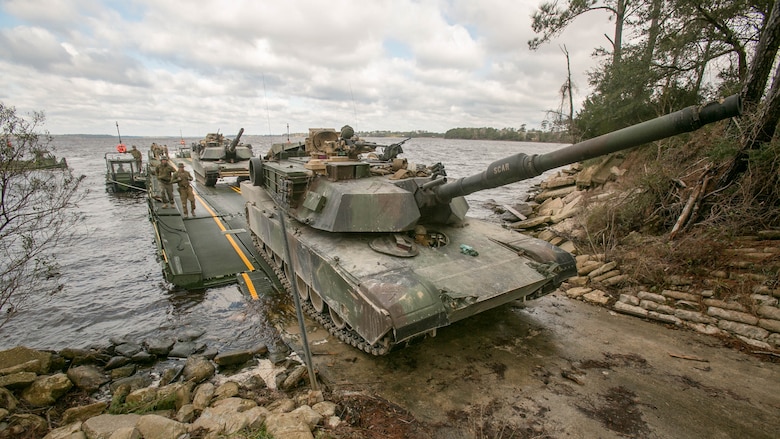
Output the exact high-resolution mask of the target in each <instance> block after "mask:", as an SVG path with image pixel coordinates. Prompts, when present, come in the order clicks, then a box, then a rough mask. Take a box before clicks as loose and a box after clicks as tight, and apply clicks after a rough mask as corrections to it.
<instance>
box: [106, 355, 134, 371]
mask: <svg viewBox="0 0 780 439" xmlns="http://www.w3.org/2000/svg"><path fill="white" fill-rule="evenodd" d="M128 363H130V359H129V358H127V357H123V356H121V355H120V356H116V357H111V359H110V360H108V363H106V365H105V366H104V367H103V368H104V369H105V370H112V369H116V368H117V367H122V366H124V365H126V364H128Z"/></svg>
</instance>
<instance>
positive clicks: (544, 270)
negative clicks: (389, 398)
mask: <svg viewBox="0 0 780 439" xmlns="http://www.w3.org/2000/svg"><path fill="white" fill-rule="evenodd" d="M241 192H242V195H243V197H244V199H245V200H246V201H247V219H248V224H249V228H250V229H251V232H252V234H253V237H254V238H255V242H256V246H257V247H258V251H259V252H261V253H263V254H264V255H265V256H266V257H267V258H268V259H269V260H270V261H271V262H272V263H275V264H276V265H277V267H279V269H280V271H281V272H282V273H283V275H284V276H285V277H286V278H287V279H288V281H290V282H295V285H296V287H297V290H298V293H299V294H300V295H301V297H302V298H303V299H305V301H306V302H307V304H308V308H309V310H310V312H314V313H316V314H318V315H316V316H315V317H317V318H318V320H320V321H322V322H323V323H325V324H326V325H325V326H326V327H328V329H331V332H334V329H335V331H346V332H347V333H349V332H351V333H353V336H354V337H352V338H351V339H352V340H354V339H355V338H357V339H358V340H360V341H362V342H361V343H357V345H358V347H360V348H362V349H364V350H366V351H367V352H370V353H373V354H383V353H386V352H388V351H389V350H390V349H391V348H392V347H393V346H396V345H398V344H400V343H403V342H406V341H408V340H411V339H414V338H418V337H421V336H425V335H435V333H436V329H437V328H440V327H443V326H447V325H450V324H452V323H454V322H456V321H458V320H461V319H464V318H467V317H470V316H473V315H475V314H478V313H481V312H484V311H487V310H489V309H492V308H495V307H497V306H500V305H503V304H505V303H508V302H510V301H513V300H517V299H524V298H529V299H530V298H537V297H540V296H542V295H545V294H547V293H550V292H552V291H554V290H555V288H557V287H558V286H559V285H560V283H561V282H563V281H564V280H565V279H566V278H568V277H571V276H573V275H575V274H576V266H575V261H574V258H573V256H572V255H571V254H569V253H567V252H565V251H563V250H561V249H559V248H557V247H554V246H552V245H550V244H549V243H547V242H544V241H541V240H538V239H535V238H531V237H527V236H524V235H521V234H518V233H516V232H512V231H508V230H505V229H503V228H502V227H500V226H499V225H497V224H493V223H488V222H485V221H479V220H475V219H468V220H467V221H466V222H464V223H461V224H459V225H457V226H451V225H438V224H437V225H435V226H431V230H434V229H435V232H436V233H438V234H441V235H442V236H445V237H446V239H447V242H448V243H447V244H446V245H443V246H439V247H435V248H433V247H428V246H419V253H418V254H417V255H416V256H414V257H398V256H391V255H387V254H383V253H379V252H377V251H375V250H374V249H372V243H373V242H376V240H377V239H378V238H381V237H382V236H383V235H384V236H392V235H388V234H377V233H333V232H325V231H322V230H317V229H314V228H311V227H306V226H305V225H303V224H301V223H299V222H297V221H295V220H292V219H291V218H289V217H288V218H286V220H287V221H289V223H288V225H287V230H288V237H287V238H288V242H289V248H290V253H291V259H290V260H291V261H292V265H293V267H292V269H290V267H286V266H285V264H284V263H283V262H282V261H285V260H286V255H285V252H284V248H285V247H284V240H283V239H284V237H283V236H282V232H281V225H280V223H279V220H280V217H279V215H278V212H277V210H276V207H275V206H276V205H275V203H274V201H273V200H272V199H271V198H270V196H269V195H268V194H267V193H266V191H265V190H264V189H263V188H262V187H258V186H253V185H252V184H250V183H248V182H247V183H243V184H242V185H241ZM461 244H465V245H468V246H469V247H470V248H473V249H478V253H479V254H478V255H476V256H471V255H469V254H467V253H464V252H462V251H461V247H460V246H461ZM334 327H335V328H334ZM342 335H343V334H342ZM348 338H349V337H348ZM352 344H356V343H354V342H353V343H352Z"/></svg>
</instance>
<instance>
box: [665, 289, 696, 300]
mask: <svg viewBox="0 0 780 439" xmlns="http://www.w3.org/2000/svg"><path fill="white" fill-rule="evenodd" d="M661 294H662V295H664V296H666V297H671V298H672V299H678V300H690V301H692V302H698V301H699V299H701V296H698V295H696V294H690V293H684V292H682V291H675V290H663V291H661Z"/></svg>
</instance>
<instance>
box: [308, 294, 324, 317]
mask: <svg viewBox="0 0 780 439" xmlns="http://www.w3.org/2000/svg"><path fill="white" fill-rule="evenodd" d="M309 299H310V300H311V306H312V307H313V308H314V310H315V311H317V312H322V311H323V310H324V309H325V302H323V301H322V297H321V296H320V293H318V292H317V291H316V290H314V289H310V290H309Z"/></svg>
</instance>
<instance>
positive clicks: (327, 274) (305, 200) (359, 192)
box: [241, 95, 741, 355]
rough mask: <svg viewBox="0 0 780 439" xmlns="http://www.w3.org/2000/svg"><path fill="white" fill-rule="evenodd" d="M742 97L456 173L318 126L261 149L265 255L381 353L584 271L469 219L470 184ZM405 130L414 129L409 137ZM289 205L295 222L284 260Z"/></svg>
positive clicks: (255, 228)
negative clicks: (297, 140)
mask: <svg viewBox="0 0 780 439" xmlns="http://www.w3.org/2000/svg"><path fill="white" fill-rule="evenodd" d="M740 112H741V103H740V99H739V97H738V96H737V95H735V96H731V97H729V98H727V99H725V100H723V101H721V102H718V103H711V104H708V105H705V106H701V107H688V108H686V109H684V110H681V111H678V112H675V113H672V114H669V115H666V116H662V117H659V118H656V119H653V120H650V121H647V122H643V123H640V124H638V125H634V126H631V127H628V128H624V129H622V130H618V131H615V132H612V133H609V134H605V135H603V136H600V137H597V138H594V139H590V140H587V141H584V142H581V143H577V144H574V145H570V146H568V147H565V148H562V149H560V150H557V151H554V152H550V153H547V154H541V155H527V154H523V153H520V154H516V155H513V156H510V157H507V158H504V159H501V160H498V161H495V162H493V163H492V164H490V166H488V168H487V169H486V170H485V171H483V172H481V173H478V174H475V175H472V176H469V177H465V178H460V179H456V180H450V179H448V178H447V176H446V173H445V171H444V167H443V166H442V165H441V164H436V165H433V166H420V165H417V166H415V167H414V169H411V168H412V167H411V166H410V164H409V163H407V161H406V160H405V159H402V158H399V157H398V156H399V154H401V153H402V152H403V148H402V143H403V142H400V143H397V144H394V145H389V146H385V147H383V148H382V153H381V154H379V153H377V148H378V147H381V145H377V144H375V143H370V142H363V141H361V140H360V139H358V138H357V137H355V136H354V133H353V132H352V129H351V128H350V127H348V126H346V127H344V128H343V129H342V130H341V132H337V131H335V130H333V129H322V128H317V129H310V130H309V136H308V138H307V139H306V141H305V144H298V145H290V144H286V145H275V146H274V147H272V149H271V151H269V153H268V155H267V156H266V157H265V160H263V159H261V158H259V157H258V158H252V159H251V160H250V163H249V175H250V181H249V182H244V183H242V184H241V193H242V196H243V197H244V199H245V200H246V202H247V203H246V216H247V223H248V225H249V228H250V229H251V232H252V237H253V240H254V242H255V246H256V247H257V249H258V251H259V252H260V253H261V254H262V255H263V256H264V257H265V258H266V259H267V260H268V261H269V262H270V263H271V265H272V266H275V269H276V272H277V275H278V276H279V277H280V279H282V282H283V283H284V284H285V285H286V287H287V289H288V291H289V292H290V293H292V288H291V286H292V282H294V283H295V286H296V287H297V291H298V294H299V295H300V297H301V299H302V300H301V303H302V304H303V307H304V309H305V310H306V311H307V313H308V314H310V315H311V316H313V317H314V318H315V319H316V320H317V321H319V322H320V323H321V324H322V325H324V326H325V327H326V328H327V329H328V330H329V331H330V332H331V333H333V334H334V335H336V336H337V337H338V338H339V339H341V340H342V341H344V342H346V343H349V344H351V345H353V346H355V347H357V348H359V349H362V350H364V351H366V352H368V353H371V354H374V355H382V354H385V353H387V352H389V351H390V349H391V348H393V347H394V346H397V345H399V344H401V343H404V342H407V341H409V340H412V339H415V338H418V337H421V336H425V335H435V334H436V330H437V328H440V327H444V326H447V325H450V324H452V323H454V322H457V321H458V320H461V319H464V318H467V317H470V316H473V315H475V314H478V313H480V312H483V311H486V310H489V309H491V308H495V307H497V306H500V305H502V304H505V303H507V302H510V301H513V300H516V299H535V298H538V297H541V296H544V295H545V294H548V293H550V292H552V291H554V290H555V289H556V288H558V286H560V284H561V283H562V282H563V281H565V280H566V279H568V278H569V277H572V276H575V275H576V274H577V270H576V265H575V261H574V257H573V256H572V255H571V254H569V253H568V252H566V251H564V250H561V249H560V248H558V247H555V246H553V245H551V244H549V243H548V242H546V241H542V240H539V239H535V238H532V237H529V236H526V235H523V234H521V233H518V232H515V231H511V230H507V229H504V228H503V227H501V226H500V225H499V224H494V223H490V222H487V221H481V220H476V219H473V218H468V217H467V216H466V212H467V210H468V204H467V203H466V200H465V199H464V198H463V197H464V196H465V195H468V194H470V193H473V192H476V191H480V190H484V189H489V188H494V187H498V186H503V185H506V184H510V183H513V182H517V181H520V180H524V179H528V178H532V177H535V176H538V175H540V174H541V173H542V172H544V171H547V170H550V169H554V168H558V167H560V166H564V165H566V164H570V163H574V162H578V161H582V160H586V159H589V158H593V157H598V156H601V155H605V154H609V153H612V152H616V151H620V150H624V149H628V148H631V147H634V146H637V145H641V144H644V143H647V142H651V141H654V140H659V139H663V138H666V137H671V136H674V135H677V134H681V133H685V132H689V131H694V130H696V129H698V128H700V127H701V126H703V125H705V124H708V123H712V122H715V121H718V120H722V119H726V118H729V117H733V116H737V115H739V114H740ZM407 140H408V139H407ZM279 207H281V209H282V210H283V211H284V213H285V216H286V217H288V219H287V221H289V223H290V224H288V225H287V227H286V230H287V240H288V243H289V248H290V253H291V254H290V259H289V260H291V261H292V267H290V266H287V264H286V262H285V261H287V260H288V259H287V255H286V251H285V250H284V249H285V240H284V237H283V235H282V232H281V230H282V229H281V224H280V221H279V220H280V218H279V213H278V211H279Z"/></svg>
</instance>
